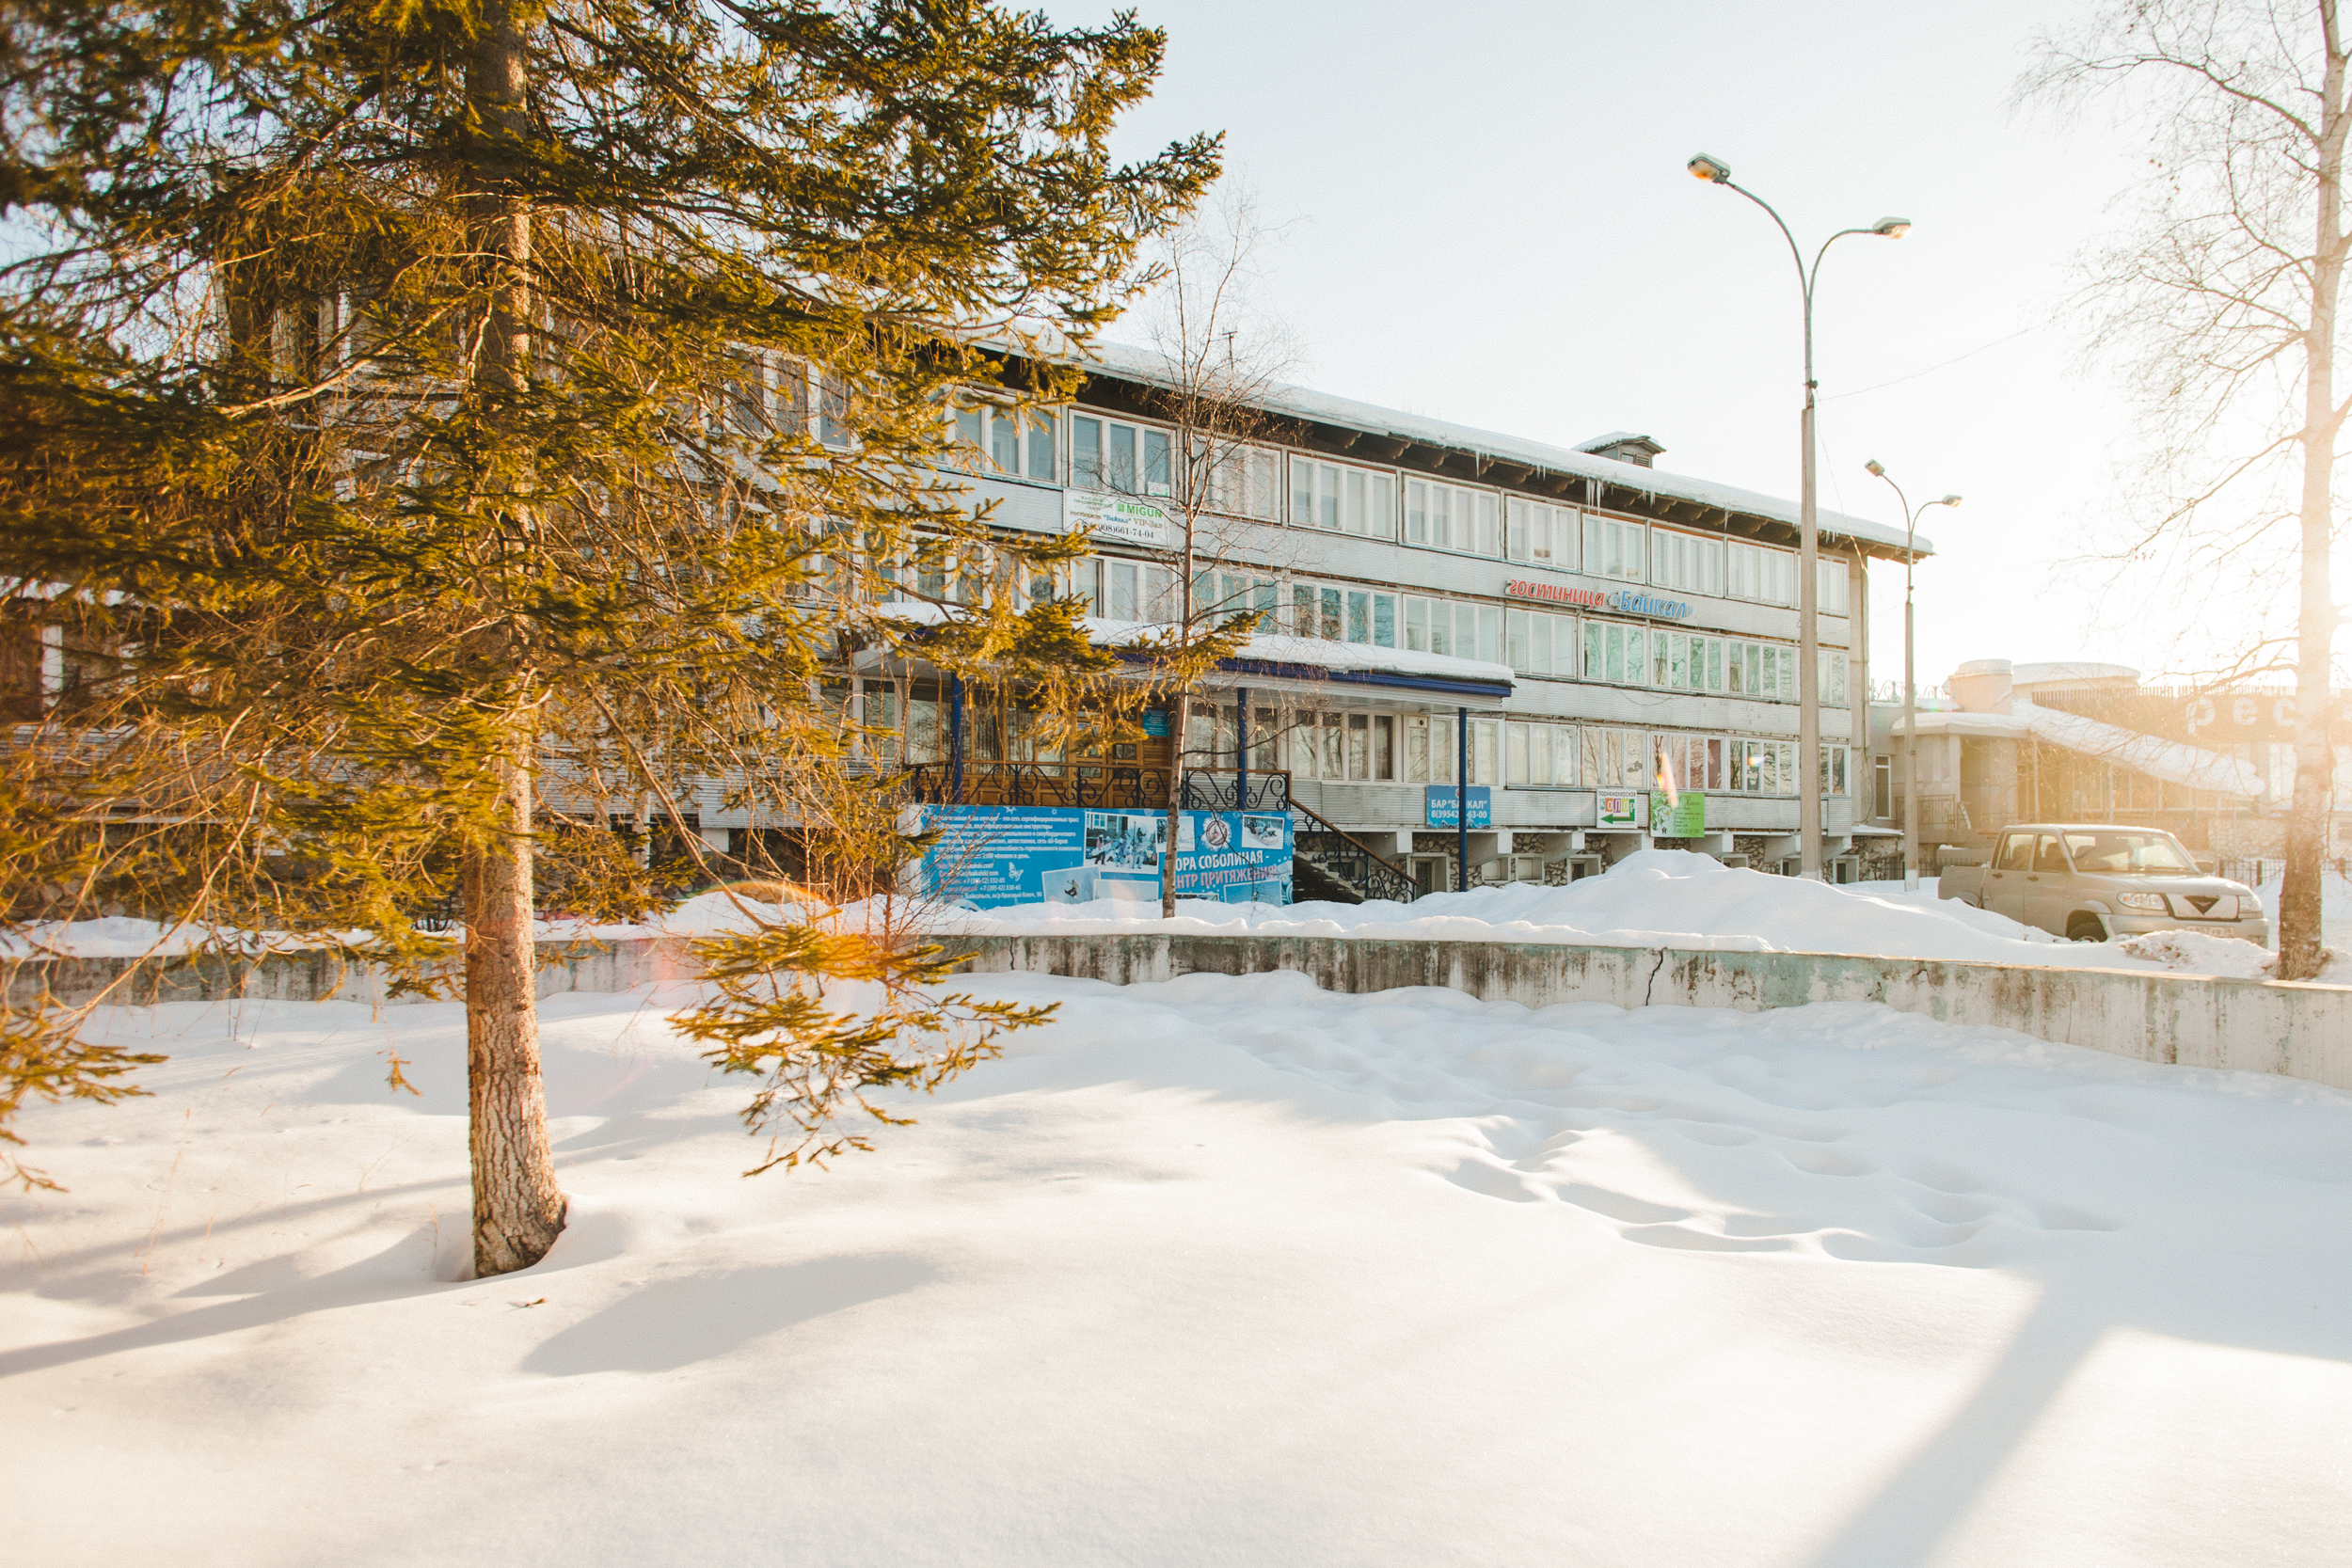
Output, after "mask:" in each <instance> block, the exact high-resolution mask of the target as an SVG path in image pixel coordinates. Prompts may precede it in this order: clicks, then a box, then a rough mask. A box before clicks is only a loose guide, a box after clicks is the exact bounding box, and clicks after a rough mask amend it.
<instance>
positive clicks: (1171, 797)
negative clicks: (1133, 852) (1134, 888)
mask: <svg viewBox="0 0 2352 1568" xmlns="http://www.w3.org/2000/svg"><path fill="white" fill-rule="evenodd" d="M1174 717H1175V725H1174V730H1175V740H1174V743H1173V744H1172V745H1171V746H1169V748H1168V760H1169V762H1170V763H1171V764H1172V766H1171V767H1170V768H1168V846H1167V847H1166V848H1164V849H1162V850H1161V851H1160V918H1161V919H1162V920H1173V919H1175V918H1176V834H1177V832H1178V831H1179V830H1180V829H1182V828H1183V827H1184V730H1185V728H1186V727H1187V726H1188V725H1190V724H1191V722H1192V690H1191V689H1190V688H1189V687H1187V688H1185V689H1184V690H1181V691H1179V692H1177V693H1176V712H1175V715H1174Z"/></svg>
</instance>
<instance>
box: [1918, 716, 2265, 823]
mask: <svg viewBox="0 0 2352 1568" xmlns="http://www.w3.org/2000/svg"><path fill="white" fill-rule="evenodd" d="M1892 727H1893V729H1894V733H1895V734H1897V735H1901V734H1902V733H1903V721H1901V720H1900V719H1898V720H1896V721H1895V722H1894V725H1893V726H1892ZM1919 733H1920V734H1921V735H1958V736H1978V737H1980V738H1984V739H2000V740H2022V739H2024V738H2025V737H2026V736H2029V735H2030V736H2037V737H2039V738H2040V739H2042V740H2046V741H2048V742H2050V743H2051V744H2052V745H2054V746H2063V747H2065V748H2066V749H2067V750H2068V751H2070V752H2081V753H2082V754H2083V755H2085V756H2092V757H2097V758H2099V759H2100V760H2101V761H2103V762H2111V763H2114V764H2115V765H2116V766H2118V767H2120V768H2129V769H2131V770H2132V771H2133V772H2135V773H2145V774H2147V775H2148V776H2149V777H2150V778H2153V779H2162V780H2164V781H2165V782H2166V783H2167V784H2180V785H2182V786H2183V787H2185V788H2187V789H2201V790H2206V791H2209V792H2210V793H2213V794H2217V795H2242V796H2246V797H2248V798H2249V799H2251V798H2256V797H2259V796H2261V795H2263V794H2264V793H2265V790H2264V786H2263V780H2262V775H2261V774H2260V773H2258V772H2256V771H2255V770H2254V768H2253V767H2252V766H2251V765H2250V764H2248V763H2244V762H2241V761H2239V760H2238V759H2237V758H2235V757H2225V756H2223V755H2221V754H2220V753H2219V752H2208V751H2206V750H2205V749H2204V748H2202V747H2201V746H2191V745H2188V744H2187V743H2185V742H2184V741H2178V740H2167V739H2165V738H2164V737H2163V736H2154V735H2147V734H2144V733H2142V732H2141V731H2138V730H2127V729H2124V728H2123V727H2122V726H2121V725H2119V724H2109V723H2106V722H2104V721H2100V720H2097V719H2086V718H2084V717H2083V716H2082V715H2080V714H2078V713H2064V712H2061V711H2059V710H2058V709H2057V708H2054V707H2043V706H2042V705H2040V704H2038V703H2029V702H2027V701H2026V700H2025V699H2024V698H2023V697H2019V698H2016V699H2014V700H2012V701H2011V703H2010V711H2009V712H2007V713H1922V714H1921V715H1919Z"/></svg>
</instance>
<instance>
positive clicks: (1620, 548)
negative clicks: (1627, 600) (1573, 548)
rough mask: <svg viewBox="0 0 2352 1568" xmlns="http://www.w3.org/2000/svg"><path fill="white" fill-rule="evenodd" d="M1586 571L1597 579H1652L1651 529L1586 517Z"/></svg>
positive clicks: (1592, 514)
mask: <svg viewBox="0 0 2352 1568" xmlns="http://www.w3.org/2000/svg"><path fill="white" fill-rule="evenodd" d="M1584 570H1585V571H1586V572H1587V573H1589V574H1591V575H1592V576H1594V577H1597V578H1624V579H1625V580H1626V581H1628V582H1643V581H1646V580H1647V579H1648V577H1649V526H1648V525H1647V524H1646V523H1632V522H1627V521H1626V520H1625V519H1623V518H1621V517H1604V516H1602V515H1600V514H1599V513H1597V512H1587V513H1585V514H1584Z"/></svg>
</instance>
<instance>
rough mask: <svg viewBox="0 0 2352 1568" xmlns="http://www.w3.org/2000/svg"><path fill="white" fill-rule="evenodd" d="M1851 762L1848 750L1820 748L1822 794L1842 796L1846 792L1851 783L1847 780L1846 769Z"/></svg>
mask: <svg viewBox="0 0 2352 1568" xmlns="http://www.w3.org/2000/svg"><path fill="white" fill-rule="evenodd" d="M1850 762H1851V755H1850V749H1849V748H1847V747H1844V746H1834V745H1829V744H1826V743H1825V744H1823V746H1822V747H1821V793H1822V794H1824V795H1843V794H1846V793H1847V792H1848V790H1849V788H1850V787H1851V780H1849V779H1848V778H1847V776H1846V769H1847V765H1848V764H1849V763H1850Z"/></svg>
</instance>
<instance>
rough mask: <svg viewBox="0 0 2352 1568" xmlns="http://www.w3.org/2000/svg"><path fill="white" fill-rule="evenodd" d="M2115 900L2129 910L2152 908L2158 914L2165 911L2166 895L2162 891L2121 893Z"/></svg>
mask: <svg viewBox="0 0 2352 1568" xmlns="http://www.w3.org/2000/svg"><path fill="white" fill-rule="evenodd" d="M2115 901H2116V902H2117V903H2119V904H2121V905H2122V906H2123V907H2124V908H2125V909H2127V910H2152V911H2154V912H2155V913H2157V914H2162V913H2163V912H2164V895H2163V894H2161V893H2119V894H2117V895H2115Z"/></svg>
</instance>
